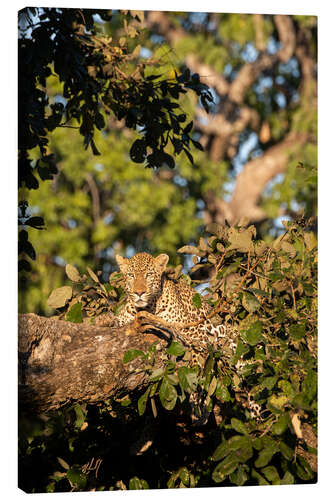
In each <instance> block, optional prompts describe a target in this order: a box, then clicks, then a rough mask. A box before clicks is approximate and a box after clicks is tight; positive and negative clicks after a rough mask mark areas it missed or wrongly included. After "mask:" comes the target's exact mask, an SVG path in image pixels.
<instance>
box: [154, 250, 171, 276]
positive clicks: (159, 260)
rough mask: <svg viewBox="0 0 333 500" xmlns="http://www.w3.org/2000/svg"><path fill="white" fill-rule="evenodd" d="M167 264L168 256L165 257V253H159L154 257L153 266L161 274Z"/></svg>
mask: <svg viewBox="0 0 333 500" xmlns="http://www.w3.org/2000/svg"><path fill="white" fill-rule="evenodd" d="M168 262H169V255H167V254H166V253H161V255H159V256H158V257H155V264H156V266H157V268H158V269H159V270H160V271H161V272H162V273H163V271H165V269H166V266H167V263H168Z"/></svg>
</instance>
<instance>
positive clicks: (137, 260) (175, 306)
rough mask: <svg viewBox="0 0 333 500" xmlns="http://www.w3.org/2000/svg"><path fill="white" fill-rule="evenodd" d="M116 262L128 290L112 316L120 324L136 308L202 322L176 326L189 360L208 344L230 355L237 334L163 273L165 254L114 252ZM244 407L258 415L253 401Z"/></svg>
mask: <svg viewBox="0 0 333 500" xmlns="http://www.w3.org/2000/svg"><path fill="white" fill-rule="evenodd" d="M116 261H117V263H118V265H119V268H120V271H121V272H122V274H123V275H124V280H125V288H126V292H127V301H126V303H125V305H124V306H123V308H122V309H121V310H120V311H119V313H118V314H117V315H116V317H115V318H113V320H114V319H116V322H117V323H118V325H119V326H124V325H127V324H129V323H131V322H132V321H133V320H134V319H135V317H136V315H137V313H138V312H139V311H147V312H150V313H151V314H154V315H155V316H157V317H159V318H162V319H163V320H164V321H166V322H167V323H169V324H171V325H174V324H177V325H182V324H188V323H195V322H197V321H201V322H200V324H197V325H196V326H190V327H186V328H185V327H183V328H179V327H178V328H177V329H178V332H179V333H180V335H181V338H183V339H184V340H185V342H186V343H187V345H188V346H189V347H190V350H191V352H192V363H197V362H198V360H200V358H201V360H202V359H203V360H204V359H205V357H206V355H207V354H208V352H207V345H208V344H211V345H213V346H215V347H216V348H217V349H219V350H222V351H223V352H225V350H227V351H228V352H229V356H230V355H231V353H233V352H234V351H235V348H236V337H237V334H236V333H235V332H234V331H231V330H230V329H228V330H227V328H226V327H225V326H224V325H223V324H219V325H217V326H216V325H214V324H213V323H212V321H211V320H210V319H208V318H207V315H208V314H209V313H210V311H211V309H210V306H209V305H208V304H207V303H205V302H204V301H203V302H202V306H201V307H200V308H197V307H195V305H194V304H193V296H194V294H195V290H194V289H193V288H191V287H190V286H189V285H188V284H187V283H186V282H185V281H183V280H180V281H177V280H173V279H170V278H169V277H168V276H166V275H165V269H166V266H167V263H168V261H169V257H168V255H167V254H161V255H159V256H158V257H155V258H154V257H152V256H151V255H149V254H147V253H138V254H136V255H134V256H133V257H131V258H129V259H126V258H124V257H121V256H119V255H117V256H116ZM97 320H98V318H97ZM107 323H108V321H106V322H105V320H104V319H103V318H101V320H100V321H97V324H99V325H100V326H107ZM245 364H246V362H245ZM243 365H244V362H243V361H241V360H239V361H238V363H237V365H236V369H237V370H239V369H240V368H241V367H242V366H243ZM246 406H247V407H248V409H249V411H250V413H251V415H252V417H253V418H259V417H260V407H259V405H257V404H256V403H255V402H254V401H250V399H249V400H248V402H247V404H246Z"/></svg>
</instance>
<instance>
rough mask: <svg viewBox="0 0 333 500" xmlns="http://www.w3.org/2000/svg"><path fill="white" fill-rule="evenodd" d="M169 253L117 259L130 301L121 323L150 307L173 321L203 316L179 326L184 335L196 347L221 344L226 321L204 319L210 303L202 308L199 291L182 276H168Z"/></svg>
mask: <svg viewBox="0 0 333 500" xmlns="http://www.w3.org/2000/svg"><path fill="white" fill-rule="evenodd" d="M168 260H169V257H168V255H166V254H161V255H159V256H158V257H155V258H154V257H152V256H151V255H149V254H147V253H138V254H136V255H134V256H133V257H131V258H130V259H126V258H124V257H121V256H119V255H117V256H116V261H117V263H118V265H119V267H120V270H121V272H122V273H123V275H124V278H125V287H126V292H127V301H126V304H125V305H124V307H123V308H122V309H121V310H120V312H119V314H118V315H117V319H118V322H119V325H120V326H123V325H126V324H128V323H130V322H131V321H133V319H134V317H135V315H136V313H137V312H138V311H141V310H145V311H148V312H150V313H152V314H154V315H156V316H158V317H159V318H162V319H163V320H165V321H167V322H168V323H170V324H177V325H182V324H188V323H193V322H196V321H200V320H203V321H202V323H200V324H199V325H196V326H190V327H188V328H183V327H181V326H179V327H178V328H177V330H178V332H179V333H180V335H181V337H182V338H183V339H184V340H185V342H186V343H187V344H188V345H189V346H191V348H192V349H194V350H195V351H199V352H202V351H206V350H207V344H208V343H210V344H213V345H214V344H215V345H216V344H218V343H219V341H220V339H221V338H225V336H226V333H225V327H224V325H222V324H221V325H218V326H215V325H213V323H212V322H211V321H210V320H209V319H205V318H206V317H207V314H208V313H209V312H210V307H209V305H208V304H206V303H203V304H202V306H201V307H200V308H197V307H196V306H195V305H194V304H193V296H194V294H195V293H196V292H195V290H193V288H191V287H190V286H189V285H188V284H187V283H186V282H185V281H183V280H179V281H176V280H173V279H170V278H168V277H167V276H166V275H165V273H164V271H165V269H166V266H167V263H168Z"/></svg>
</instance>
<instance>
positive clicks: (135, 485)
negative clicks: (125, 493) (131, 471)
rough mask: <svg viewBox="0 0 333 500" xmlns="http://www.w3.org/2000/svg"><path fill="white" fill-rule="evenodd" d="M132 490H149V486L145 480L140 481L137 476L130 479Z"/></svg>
mask: <svg viewBox="0 0 333 500" xmlns="http://www.w3.org/2000/svg"><path fill="white" fill-rule="evenodd" d="M128 487H129V489H130V490H148V489H149V485H148V483H147V481H145V479H139V478H138V477H137V476H134V477H132V478H131V479H130V482H129V486H128Z"/></svg>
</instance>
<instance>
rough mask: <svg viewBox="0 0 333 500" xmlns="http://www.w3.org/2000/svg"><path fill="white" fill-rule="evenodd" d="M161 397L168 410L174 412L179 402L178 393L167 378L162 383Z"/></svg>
mask: <svg viewBox="0 0 333 500" xmlns="http://www.w3.org/2000/svg"><path fill="white" fill-rule="evenodd" d="M159 397H160V400H161V403H162V405H163V406H164V408H165V409H166V410H173V409H174V407H175V405H176V402H177V391H176V389H175V388H174V386H173V385H172V384H170V383H169V382H168V381H167V380H166V379H165V378H164V379H163V381H162V384H161V387H160V390H159Z"/></svg>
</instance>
